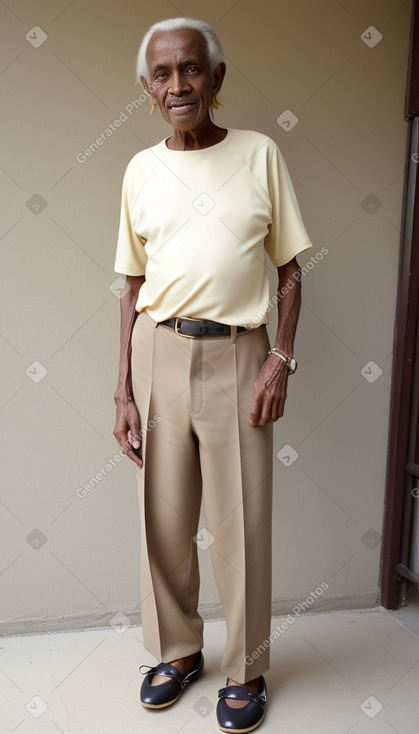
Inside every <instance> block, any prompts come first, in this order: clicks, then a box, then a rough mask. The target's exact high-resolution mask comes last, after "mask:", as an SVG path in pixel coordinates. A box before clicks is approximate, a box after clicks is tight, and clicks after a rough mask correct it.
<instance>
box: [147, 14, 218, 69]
mask: <svg viewBox="0 0 419 734" xmlns="http://www.w3.org/2000/svg"><path fill="white" fill-rule="evenodd" d="M184 28H192V29H193V30H195V31H198V32H199V33H200V34H201V35H202V36H203V37H204V39H205V43H206V45H207V55H208V61H209V64H210V67H211V71H214V69H215V67H216V66H218V64H220V63H221V62H222V61H224V62H225V57H224V54H223V50H222V48H221V44H220V41H219V40H218V36H217V34H216V32H215V31H214V29H213V28H212V26H210V25H209V23H205V22H204V21H203V20H195V18H167V19H166V20H160V21H159V22H158V23H154V25H152V26H151V28H149V29H148V31H147V33H146V34H145V36H144V38H143V40H142V41H141V46H140V49H139V51H138V56H137V82H139V81H140V77H142V76H143V77H144V78H145V79H146V80H147V82H149V81H150V79H149V74H148V67H147V60H146V55H147V48H148V44H149V43H150V40H151V37H152V36H153V35H154V34H155V33H157V31H177V30H183V29H184Z"/></svg>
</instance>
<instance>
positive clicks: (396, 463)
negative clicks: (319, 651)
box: [381, 0, 419, 609]
mask: <svg viewBox="0 0 419 734" xmlns="http://www.w3.org/2000/svg"><path fill="white" fill-rule="evenodd" d="M411 28H412V31H411V46H410V60H409V74H408V83H407V94H406V117H407V119H409V121H410V123H409V142H408V153H407V166H406V177H405V196H404V205H403V216H402V222H403V231H402V238H401V251H400V259H399V273H398V294H397V305H396V319H395V325H394V349H393V369H392V386H391V401H390V425H389V441H388V456H387V474H386V491H385V507H384V522H383V543H382V553H381V604H382V605H383V606H384V607H385V608H386V609H396V608H397V606H398V602H399V599H398V580H399V577H398V572H397V568H396V567H397V564H398V563H400V562H403V563H406V558H403V555H405V554H403V547H404V548H405V547H406V537H405V535H406V527H407V525H408V518H409V517H410V509H411V497H409V496H406V491H405V485H406V463H407V461H408V454H407V452H408V440H409V424H410V404H411V395H412V386H413V369H414V354H415V342H416V322H417V314H418V284H419V160H415V154H414V155H413V158H412V150H414V148H412V147H411V145H412V139H413V138H414V137H415V136H417V135H418V132H417V125H416V124H415V125H414V124H413V122H412V120H413V118H415V117H418V116H419V7H418V0H414V2H413V15H412V26H411ZM416 150H418V148H416Z"/></svg>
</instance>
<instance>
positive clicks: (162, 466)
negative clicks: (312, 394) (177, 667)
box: [131, 312, 272, 683]
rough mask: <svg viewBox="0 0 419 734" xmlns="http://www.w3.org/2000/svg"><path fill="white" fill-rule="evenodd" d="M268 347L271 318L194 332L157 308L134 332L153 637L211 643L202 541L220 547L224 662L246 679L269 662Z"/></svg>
mask: <svg viewBox="0 0 419 734" xmlns="http://www.w3.org/2000/svg"><path fill="white" fill-rule="evenodd" d="M268 348H269V342H268V337H267V333H266V328H265V327H264V326H262V327H259V328H258V329H255V330H253V331H249V332H244V333H241V334H238V335H237V336H236V337H234V335H232V336H231V337H214V338H204V339H188V338H185V337H182V336H180V335H178V334H176V333H175V332H174V331H173V330H172V329H169V328H167V327H165V326H162V325H159V324H157V323H156V322H155V321H153V319H151V317H150V316H149V315H148V314H147V313H146V312H142V313H140V314H139V316H138V317H137V320H136V322H135V325H134V329H133V333H132V358H131V367H132V385H133V392H134V400H135V402H136V405H137V408H138V410H139V413H140V417H141V425H142V432H143V460H144V465H143V468H142V469H141V470H140V469H139V468H138V467H137V468H136V473H137V482H138V492H139V500H140V514H141V599H142V602H141V604H142V622H143V632H144V644H145V647H146V649H147V650H148V651H149V652H151V653H152V654H153V655H154V656H155V657H156V658H157V660H159V661H163V662H169V661H171V660H175V659H176V658H180V657H185V656H186V655H189V654H192V653H194V652H196V651H198V650H200V649H201V648H202V647H203V644H204V641H203V626H204V625H203V620H202V617H201V616H200V614H199V613H198V596H199V583H200V579H199V568H198V547H197V546H199V547H200V548H201V552H208V549H209V552H210V553H211V560H212V564H213V569H214V576H215V580H216V584H217V588H218V592H219V595H220V600H221V604H222V606H223V609H224V614H225V618H226V624H227V645H226V650H225V654H224V657H223V660H222V664H221V670H222V672H223V673H225V675H226V676H229V677H231V678H233V679H234V680H236V681H238V682H240V683H246V682H247V681H249V680H251V679H253V678H256V677H257V676H259V675H261V674H262V673H264V672H265V671H266V670H267V669H268V668H269V641H268V640H267V638H268V637H269V634H270V621H271V529H272V424H270V425H268V426H265V427H263V428H261V427H257V428H253V427H251V426H249V423H248V422H249V410H250V405H251V402H252V395H253V384H254V381H255V379H256V376H257V374H258V372H259V370H260V367H261V365H262V364H263V362H264V360H265V358H266V354H267V350H268ZM201 496H203V501H204V514H205V528H204V529H203V528H201V529H200V532H199V535H198V537H197V538H196V539H195V540H194V538H195V536H196V535H197V533H198V522H199V513H200V506H201ZM264 641H266V642H265V645H264V644H263V643H264ZM254 651H256V653H255V655H254V656H253V657H252V653H253V652H254ZM249 660H250V661H251V662H250V663H249Z"/></svg>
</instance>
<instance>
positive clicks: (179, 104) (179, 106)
mask: <svg viewBox="0 0 419 734" xmlns="http://www.w3.org/2000/svg"><path fill="white" fill-rule="evenodd" d="M194 104H195V102H172V104H169V110H173V109H177V110H183V109H186V107H192V105H194Z"/></svg>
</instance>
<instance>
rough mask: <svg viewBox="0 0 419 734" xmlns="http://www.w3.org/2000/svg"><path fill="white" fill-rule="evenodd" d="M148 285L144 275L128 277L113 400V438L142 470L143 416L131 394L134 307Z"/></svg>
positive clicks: (123, 297) (123, 299) (121, 301)
mask: <svg viewBox="0 0 419 734" xmlns="http://www.w3.org/2000/svg"><path fill="white" fill-rule="evenodd" d="M144 282H145V277H144V275H136V276H134V275H127V276H126V282H125V287H124V289H123V292H122V297H121V299H120V304H121V335H120V357H119V376H118V385H117V388H116V391H115V395H114V400H115V404H116V423H115V428H114V431H113V433H114V436H115V438H116V439H117V441H118V443H119V445H120V447H121V448H122V449H123V451H124V453H125V454H126V455H127V456H128V457H129V458H130V459H132V460H133V461H134V462H135V463H136V464H138V466H140V467H142V465H143V462H142V458H141V451H140V449H141V436H140V416H139V413H138V410H137V407H136V405H135V402H134V398H133V394H132V380H131V335H132V330H133V327H134V324H135V321H136V318H137V316H138V311H136V310H135V306H136V303H137V300H138V294H139V292H140V288H141V286H142V285H143V283H144Z"/></svg>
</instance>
